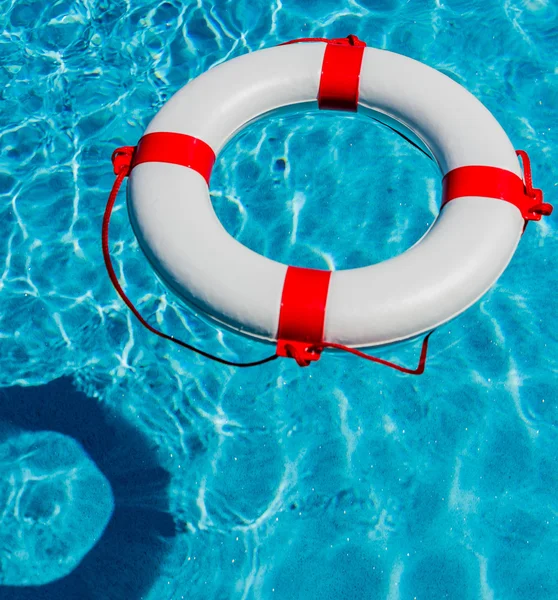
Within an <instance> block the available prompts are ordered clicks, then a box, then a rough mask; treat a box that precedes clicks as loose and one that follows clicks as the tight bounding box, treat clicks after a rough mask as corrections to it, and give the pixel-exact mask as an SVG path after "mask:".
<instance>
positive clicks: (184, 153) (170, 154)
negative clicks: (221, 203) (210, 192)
mask: <svg viewBox="0 0 558 600" xmlns="http://www.w3.org/2000/svg"><path fill="white" fill-rule="evenodd" d="M146 162H164V163H171V164H173V165H181V166H183V167H188V168H190V169H193V170H194V171H197V172H198V173H199V174H200V175H201V176H202V177H203V178H204V179H205V181H206V182H207V184H208V185H209V178H210V176H211V169H212V168H213V164H214V163H215V152H213V150H212V148H211V146H209V145H208V144H206V143H205V142H204V141H203V140H200V139H198V138H196V137H192V136H191V135H186V134H183V133H173V132H169V131H161V132H156V133H148V134H147V135H144V136H143V137H142V138H141V140H140V141H139V142H138V145H137V147H136V151H135V153H134V159H133V162H132V169H133V168H134V167H136V166H137V165H141V164H142V163H146Z"/></svg>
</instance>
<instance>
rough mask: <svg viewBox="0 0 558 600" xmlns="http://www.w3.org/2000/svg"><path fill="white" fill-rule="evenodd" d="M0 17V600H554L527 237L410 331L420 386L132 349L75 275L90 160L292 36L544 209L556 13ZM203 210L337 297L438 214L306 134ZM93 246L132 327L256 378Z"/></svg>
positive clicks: (346, 10)
mask: <svg viewBox="0 0 558 600" xmlns="http://www.w3.org/2000/svg"><path fill="white" fill-rule="evenodd" d="M0 15H1V16H0V30H1V31H3V33H2V35H0V56H2V61H1V68H0V89H1V90H2V92H1V105H0V107H1V110H0V153H1V154H0V198H1V204H0V206H1V211H2V212H1V218H0V290H1V294H0V365H1V369H0V378H1V381H0V385H2V386H3V389H2V391H1V393H0V476H1V482H0V599H1V600H4V599H6V600H23V599H28V598H29V599H31V598H32V599H34V600H37V599H38V600H43V599H52V600H54V599H56V600H60V599H66V598H68V599H72V600H73V599H76V600H77V599H79V600H89V599H91V600H94V599H99V600H100V599H103V600H105V599H110V600H136V599H137V600H139V599H140V598H142V599H144V600H177V599H182V598H203V599H208V598H215V599H238V600H240V599H243V600H256V599H268V598H277V599H279V600H284V599H289V600H290V599H301V600H315V599H316V600H317V599H320V600H322V599H324V600H328V599H336V600H338V599H343V598H348V599H351V600H358V599H361V598H362V599H364V598H366V599H370V598H384V599H386V600H407V599H415V598H416V599H417V600H433V599H439V598H452V599H457V600H460V599H463V600H465V599H467V600H469V599H477V598H478V599H482V600H498V599H506V600H520V599H525V600H527V599H529V600H531V599H541V598H545V599H553V598H558V570H557V569H556V566H555V548H556V544H557V543H558V519H557V515H558V386H557V382H556V372H557V370H558V361H557V356H558V336H557V330H556V327H555V324H554V323H555V318H554V316H555V314H556V313H557V310H558V301H557V300H556V294H555V291H556V289H557V283H558V277H557V270H556V267H555V256H556V252H557V250H558V241H557V236H556V225H555V218H554V217H551V218H549V219H547V220H545V221H544V222H542V223H540V224H530V225H529V226H528V228H527V231H526V233H525V235H524V236H523V238H522V240H521V243H520V246H519V248H518V251H517V253H516V255H515V256H514V259H513V261H512V262H511V264H510V266H509V267H508V269H507V270H506V272H505V273H504V275H503V276H502V277H501V279H500V280H499V282H498V284H497V285H496V286H495V287H494V288H493V289H492V290H491V291H490V292H489V293H488V294H487V295H486V296H485V297H484V298H483V299H482V300H481V301H480V302H479V303H477V304H476V305H475V306H473V307H472V308H471V309H469V310H468V311H467V312H466V313H464V314H463V315H462V316H461V317H459V318H458V319H457V320H455V321H454V322H452V323H451V324H449V325H446V326H444V327H442V328H440V329H439V330H438V332H436V334H435V335H434V336H433V337H432V340H431V352H430V356H429V362H428V366H427V370H426V373H425V374H424V375H423V376H422V377H420V378H412V377H409V376H405V375H402V374H399V373H396V372H394V371H391V370H388V369H385V368H382V367H379V366H376V365H371V364H368V363H364V362H363V361H359V360H358V359H355V358H353V357H346V356H338V355H324V356H323V357H322V359H321V360H320V362H319V363H317V364H314V365H312V367H311V368H309V369H299V368H298V367H297V366H296V364H294V363H293V362H289V361H276V362H274V363H271V364H268V365H266V366H264V367H261V368H259V369H256V370H246V371H243V370H235V369H232V368H228V367H222V366H219V365H216V364H213V363H207V362H205V361H203V360H202V359H200V358H197V357H196V356H194V355H192V354H190V353H188V352H187V351H185V350H181V349H179V348H176V347H174V346H172V345H169V344H167V343H166V342H163V341H162V340H159V339H157V338H155V337H153V336H152V335H151V334H149V333H148V332H146V331H144V330H143V329H142V328H140V326H139V325H138V323H137V322H135V320H134V319H133V317H132V316H131V315H130V314H129V312H127V309H126V308H125V307H124V305H123V304H122V302H120V300H119V299H118V298H117V296H116V294H115V293H114V291H113V289H112V287H111V285H110V282H109V280H108V278H107V276H106V274H105V271H104V267H103V261H102V256H101V249H100V223H101V218H102V213H103V210H104V205H105V202H106V198H107V195H108V192H109V189H110V187H111V185H112V179H113V175H112V171H111V166H110V161H109V157H110V153H111V152H112V150H113V149H114V148H115V147H117V146H119V145H124V144H134V143H135V142H136V141H137V140H138V139H139V137H140V136H141V134H142V132H143V130H144V128H145V126H146V125H147V123H148V122H149V121H150V119H151V118H152V117H153V115H154V114H155V113H156V111H157V110H158V109H159V108H160V107H161V106H162V104H163V103H164V102H165V101H166V100H167V99H168V98H169V97H170V96H171V95H172V94H173V93H174V92H175V91H176V90H177V89H179V88H180V87H181V86H182V85H184V84H185V83H186V82H187V81H188V80H190V79H191V78H193V77H195V76H197V75H199V74H200V73H202V72H204V71H205V70H207V69H208V68H209V67H211V66H213V65H216V64H218V63H221V62H223V61H224V60H227V59H229V58H232V57H235V56H239V55H241V54H244V53H246V52H250V51H254V50H257V49H259V48H262V47H267V46H272V45H274V44H277V43H279V42H282V41H285V40H289V39H292V38H297V37H303V36H304V37H306V36H320V37H321V36H327V37H341V36H345V35H347V34H348V33H354V34H356V35H358V36H359V37H360V38H361V39H364V40H366V41H367V42H368V44H369V45H371V46H376V47H380V48H386V49H389V50H392V51H395V52H400V53H402V54H405V55H407V56H411V57H413V58H416V59H418V60H421V61H423V62H425V63H427V64H429V65H431V66H432V67H435V68H437V69H440V70H441V71H443V72H444V73H446V74H447V75H449V76H450V77H452V78H454V79H456V80H457V81H458V82H459V83H461V84H462V85H464V86H465V87H466V88H467V89H469V90H470V91H471V92H473V93H474V94H475V95H476V96H477V97H478V98H479V99H480V100H481V101H482V102H483V103H484V104H485V105H486V106H487V107H488V108H489V109H490V110H491V111H492V112H493V114H494V115H495V116H496V118H497V119H498V120H499V121H500V123H501V124H502V125H503V126H504V128H505V129H506V131H507V133H508V135H509V136H510V138H511V140H512V141H513V143H514V145H515V146H516V147H517V148H523V149H526V150H528V151H529V153H530V156H531V160H532V163H533V173H534V181H535V185H536V186H537V187H541V188H542V189H543V190H544V191H545V193H546V200H547V201H550V202H556V187H557V186H558V178H557V175H556V167H555V165H556V164H557V162H558V160H557V159H558V130H557V129H556V107H557V106H558V70H557V67H556V60H555V56H556V52H557V50H558V38H557V36H556V31H558V6H557V4H556V2H553V1H552V0H546V1H545V0H504V1H503V2H502V1H495V0H490V1H488V2H481V1H480V0H468V1H467V2H465V1H464V0H448V1H446V2H442V1H441V0H437V1H432V2H422V1H421V2H419V1H416V2H402V1H397V0H360V2H357V1H356V0H344V1H343V2H333V0H321V1H320V2H317V1H315V2H314V1H303V0H284V1H283V2H282V1H281V0H277V2H276V3H273V4H270V5H268V4H264V3H254V2H247V1H246V0H235V1H232V0H231V1H230V2H224V1H215V2H214V3H211V2H206V1H203V0H200V1H199V2H197V3H180V2H178V1H173V2H149V1H147V0H133V1H128V2H119V1H114V2H108V1H103V0H99V1H95V0H91V1H85V0H83V1H78V2H67V1H62V2H52V3H49V2H44V1H41V0H37V1H36V2H31V1H28V0H20V1H18V2H13V1H12V0H2V1H0ZM224 101H225V99H224ZM211 190H212V196H213V199H214V205H215V209H216V211H217V214H218V215H219V218H220V219H221V220H222V222H223V223H224V225H225V227H226V228H227V230H228V231H229V232H231V233H232V234H233V235H235V236H236V237H237V238H238V239H239V240H241V241H242V242H243V243H245V244H246V245H248V246H249V247H251V248H253V249H255V250H257V251H258V252H261V253H263V254H265V255H266V256H270V257H272V258H274V259H277V260H281V261H283V262H287V263H291V264H298V265H303V266H308V267H317V268H336V269H340V268H350V267H355V266H361V265H365V264H369V263H372V262H378V261H380V260H384V259H385V258H387V257H389V256H394V255H396V254H398V253H400V252H402V251H403V250H405V249H406V248H408V247H410V246H411V245H412V244H413V243H414V242H415V241H416V240H417V239H418V238H419V237H420V236H421V235H422V234H423V233H424V231H426V229H427V228H428V226H429V225H430V224H431V223H432V221H433V219H434V218H435V216H436V214H437V205H439V201H440V183H439V175H438V172H437V170H436V167H435V165H434V164H432V163H431V162H430V161H428V160H427V159H426V158H425V157H424V156H422V155H421V154H420V153H419V152H417V151H416V150H415V149H413V148H412V147H411V146H410V145H408V144H406V143H405V142H404V141H403V140H401V139H400V138H399V137H397V136H396V135H395V134H393V133H392V132H390V131H389V130H387V129H384V128H382V127H381V126H379V125H376V124H374V123H371V122H367V121H363V120H361V119H360V118H357V117H355V116H348V115H341V114H333V113H332V114H318V113H312V114H305V115H298V116H294V117H289V118H279V117H269V118H267V119H266V120H264V121H262V122H259V123H256V124H253V125H251V126H250V127H249V128H248V130H246V131H245V132H244V133H243V134H242V135H241V136H239V137H238V138H235V139H234V140H233V141H232V142H231V143H230V144H229V145H228V146H227V148H226V149H225V150H224V152H223V153H222V155H221V156H220V157H219V158H218V161H217V164H216V167H215V171H214V175H213V177H212V180H211ZM111 241H112V248H113V256H114V260H115V264H116V268H117V272H118V273H119V274H121V278H122V280H123V281H125V284H126V290H127V292H128V294H129V295H130V297H132V298H133V299H134V300H135V301H136V302H137V304H138V306H139V307H140V309H141V311H142V313H143V314H144V315H146V316H147V317H148V318H149V319H150V321H151V322H152V323H154V324H158V326H160V327H161V328H162V329H164V330H165V331H167V332H171V333H173V334H175V335H178V336H180V337H182V338H184V339H186V340H187V341H188V340H194V339H195V340H197V341H198V342H199V344H200V345H202V346H203V347H204V348H205V349H207V350H209V351H211V352H215V353H218V354H219V355H221V356H223V357H226V358H230V359H249V358H252V357H253V358H259V357H261V356H264V355H266V354H268V353H269V348H268V347H266V346H262V345H260V344H258V343H256V342H251V341H249V340H246V339H244V338H240V337H238V336H236V335H235V334H233V333H230V332H221V331H220V330H218V329H217V328H215V327H213V326H210V325H208V324H207V323H205V322H203V321H202V320H200V319H199V318H198V317H197V316H196V315H194V314H193V313H191V312H188V311H186V310H184V309H181V308H180V307H179V306H177V305H176V303H175V302H174V301H173V299H172V298H171V297H169V296H168V295H167V294H166V292H165V290H164V289H163V288H162V287H161V285H160V284H159V282H158V281H157V279H156V278H155V276H154V274H153V273H152V271H151V270H150V268H149V266H148V265H147V263H146V261H145V259H144V257H143V255H142V254H141V252H140V250H139V248H138V245H137V242H136V241H135V238H134V236H133V233H132V231H131V228H130V225H129V223H128V220H127V213H126V209H125V204H124V195H123V194H122V195H121V197H120V199H119V203H118V206H117V211H116V213H115V215H114V219H113V225H112V228H111ZM419 350H420V342H417V343H416V344H411V345H406V346H402V347H400V348H394V349H391V350H389V352H387V353H386V354H385V356H386V357H387V358H389V359H392V360H397V361H399V362H402V363H405V364H409V365H414V364H415V363H416V359H417V356H418V352H419Z"/></svg>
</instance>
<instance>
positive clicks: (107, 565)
mask: <svg viewBox="0 0 558 600" xmlns="http://www.w3.org/2000/svg"><path fill="white" fill-rule="evenodd" d="M0 425H4V426H7V427H9V428H10V429H13V430H16V431H17V430H19V431H56V432H59V433H62V434H64V435H68V436H71V437H72V438H74V439H75V440H77V441H78V442H80V443H81V444H82V446H83V447H84V449H85V450H86V451H87V453H88V454H89V455H90V457H91V458H92V459H93V461H94V462H95V463H96V465H97V467H98V468H99V470H100V471H102V473H103V474H104V475H105V477H106V478H107V479H108V481H109V482H110V484H111V486H112V491H113V494H114V503H115V507H114V513H113V515H112V517H111V520H110V522H109V523H108V525H107V527H106V529H105V531H104V533H103V535H102V536H101V538H100V540H99V541H98V542H97V544H96V545H95V546H94V547H93V548H92V550H91V551H90V552H89V553H88V554H87V555H86V556H85V558H84V559H83V560H82V562H81V563H80V564H79V565H78V566H77V567H76V568H75V569H74V571H72V573H70V574H69V575H67V576H66V577H63V578H62V579H59V580H57V581H54V582H53V583H49V584H46V585H42V586H32V587H31V586H29V587H11V586H0V600H31V599H32V600H101V599H102V600H139V599H140V598H143V597H144V596H145V594H146V593H147V591H148V590H149V589H150V587H151V586H152V584H153V582H154V581H155V579H156V578H157V575H158V572H159V566H160V564H161V563H162V561H163V559H164V557H165V555H166V553H167V551H168V550H169V549H170V544H171V542H172V538H173V537H174V535H175V525H174V521H173V519H172V517H171V515H170V514H169V512H168V491H167V488H168V483H169V479H170V475H169V473H168V472H167V471H166V470H164V469H163V468H162V467H161V466H160V464H159V463H158V460H157V453H156V450H155V449H154V447H153V446H152V444H150V442H149V440H148V438H146V437H145V435H143V434H142V433H141V432H139V431H138V430H137V429H136V428H134V427H133V425H132V424H131V423H130V422H128V421H126V420H125V419H124V418H123V417H121V416H119V415H118V414H117V413H116V412H115V411H114V410H112V409H110V408H108V407H107V406H104V405H102V404H100V403H99V402H98V401H96V400H93V399H91V398H89V397H87V396H86V395H85V394H83V393H81V392H79V391H77V390H76V389H75V387H74V385H73V384H72V381H71V380H70V379H69V378H61V379H58V380H56V381H53V382H51V383H49V384H47V385H44V386H38V387H18V386H14V387H8V388H0Z"/></svg>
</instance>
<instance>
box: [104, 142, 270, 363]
mask: <svg viewBox="0 0 558 600" xmlns="http://www.w3.org/2000/svg"><path fill="white" fill-rule="evenodd" d="M133 150H134V149H133V148H132V147H130V146H128V147H125V148H118V150H115V151H114V153H113V155H112V162H113V165H114V172H115V174H116V180H115V181H114V184H113V186H112V190H111V192H110V195H109V199H108V202H107V207H106V209H105V214H104V217H103V228H102V245H103V258H104V260H105V266H106V268H107V272H108V275H109V277H110V280H111V282H112V285H113V286H114V289H115V290H116V291H117V293H118V295H119V296H120V297H121V298H122V300H123V301H124V303H125V304H126V306H127V307H128V308H129V309H130V310H131V311H132V313H133V314H134V316H135V317H136V319H137V320H138V321H139V322H140V323H141V324H142V325H143V326H144V327H145V328H146V329H148V330H149V331H151V333H154V334H155V335H158V336H159V337H161V338H163V339H165V340H168V341H169V342H173V343H175V344H177V345H178V346H181V347H182V348H186V349H187V350H191V351H192V352H196V353H197V354H200V355H201V356H204V357H205V358H209V359H211V360H214V361H216V362H218V363H221V364H223V365H229V366H231V367H255V366H257V365H263V364H264V363H267V362H270V361H272V360H275V359H276V358H278V356H277V355H276V354H274V355H272V356H268V357H266V358H263V359H260V360H256V361H253V362H247V363H237V362H233V361H230V360H225V359H223V358H219V357H218V356H213V355H212V354H209V353H208V352H205V351H203V350H200V349H199V348H196V347H194V346H192V345H190V344H187V343H186V342H183V341H182V340H179V339H177V338H175V337H173V336H172V335H167V334H166V333H163V332H162V331H159V330H158V329H155V328H154V327H152V326H151V325H150V324H149V323H148V322H147V321H146V320H145V319H144V318H143V317H142V316H141V314H140V313H139V311H138V309H137V308H136V307H135V306H134V304H133V302H132V301H131V300H130V299H129V298H128V296H126V293H125V292H124V290H123V289H122V286H121V285H120V282H119V281H118V277H117V276H116V273H115V271H114V267H113V266H112V260H111V258H110V250H109V225H110V217H111V215H112V210H113V208H114V203H115V202H116V196H117V195H118V191H119V190H120V186H121V185H122V182H123V181H124V179H125V178H126V177H127V175H128V173H129V172H130V164H131V159H132V155H133Z"/></svg>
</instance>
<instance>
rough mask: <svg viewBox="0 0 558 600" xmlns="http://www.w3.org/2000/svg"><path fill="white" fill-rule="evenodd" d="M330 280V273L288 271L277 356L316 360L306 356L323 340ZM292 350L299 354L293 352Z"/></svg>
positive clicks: (315, 270) (305, 270) (314, 270)
mask: <svg viewBox="0 0 558 600" xmlns="http://www.w3.org/2000/svg"><path fill="white" fill-rule="evenodd" d="M330 278H331V271H319V270H317V269H304V268H301V267H289V268H288V269H287V274H286V276H285V283H284V284H283V294H282V297H281V312H280V313H279V328H278V331H277V338H278V340H279V341H278V343H277V353H278V354H279V355H280V356H292V357H293V358H296V359H297V361H298V359H299V358H300V359H301V360H316V358H317V357H316V358H309V357H308V356H303V355H304V353H305V351H306V350H307V349H308V347H310V346H312V344H319V343H320V342H322V341H323V336H324V321H325V310H326V304H327V293H328V289H329V280H330ZM299 343H301V344H302V345H301V346H300V345H299ZM289 348H292V349H295V350H296V351H290V350H289ZM297 353H298V356H297V355H296V354H297ZM310 354H311V355H314V354H315V353H314V352H311V353H310ZM317 354H318V356H319V353H317ZM299 364H300V363H299Z"/></svg>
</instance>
